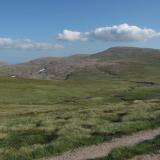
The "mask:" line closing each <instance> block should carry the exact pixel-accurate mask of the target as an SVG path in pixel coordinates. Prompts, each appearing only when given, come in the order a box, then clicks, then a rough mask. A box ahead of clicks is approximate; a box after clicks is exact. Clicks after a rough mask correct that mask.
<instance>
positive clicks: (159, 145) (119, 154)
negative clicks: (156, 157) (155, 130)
mask: <svg viewBox="0 0 160 160" xmlns="http://www.w3.org/2000/svg"><path fill="white" fill-rule="evenodd" d="M159 150H160V136H157V137H156V138H154V139H153V140H148V141H144V142H141V143H139V144H136V145H134V146H128V147H120V148H115V149H113V150H112V151H111V153H110V154H109V155H108V156H106V157H104V158H98V159H95V160H127V159H131V158H133V157H135V156H137V155H143V154H149V153H158V152H159Z"/></svg>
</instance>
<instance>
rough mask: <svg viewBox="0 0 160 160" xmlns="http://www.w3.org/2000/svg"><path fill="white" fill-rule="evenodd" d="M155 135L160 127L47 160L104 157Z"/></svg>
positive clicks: (85, 159)
mask: <svg viewBox="0 0 160 160" xmlns="http://www.w3.org/2000/svg"><path fill="white" fill-rule="evenodd" d="M157 135H160V127H159V128H156V129H153V130H146V131H141V132H138V133H134V134H132V135H129V136H122V137H121V138H116V139H113V140H111V141H109V142H104V143H101V144H98V145H91V146H86V147H81V148H77V149H74V150H71V151H68V152H65V153H63V154H62V155H60V156H56V157H50V158H48V159H47V160H87V159H94V158H100V157H104V156H106V155H107V154H108V153H109V152H110V151H111V150H112V149H113V148H115V147H119V146H125V145H134V144H136V143H139V142H142V141H144V140H149V139H153V138H154V137H155V136H157ZM45 160H46V159H45Z"/></svg>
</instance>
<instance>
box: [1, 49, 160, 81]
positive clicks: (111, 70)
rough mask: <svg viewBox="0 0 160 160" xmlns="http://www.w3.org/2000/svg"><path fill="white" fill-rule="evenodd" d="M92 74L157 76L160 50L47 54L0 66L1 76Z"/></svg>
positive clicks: (35, 77) (41, 77) (45, 77)
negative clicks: (57, 56)
mask: <svg viewBox="0 0 160 160" xmlns="http://www.w3.org/2000/svg"><path fill="white" fill-rule="evenodd" d="M95 75H96V76H111V77H117V78H127V77H135V78H136V77H138V78H142V79H143V77H149V78H152V77H156V78H159V75H160V50H157V49H147V48H134V47H113V48H110V49H107V50H105V51H103V52H99V53H96V54H92V55H81V54H80V55H75V56H70V57H64V58H54V57H47V58H40V59H36V60H32V61H29V62H27V63H23V64H16V65H1V66H0V76H7V77H20V78H33V79H63V80H67V79H73V78H86V77H93V76H95Z"/></svg>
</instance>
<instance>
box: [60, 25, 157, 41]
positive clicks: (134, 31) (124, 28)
mask: <svg viewBox="0 0 160 160" xmlns="http://www.w3.org/2000/svg"><path fill="white" fill-rule="evenodd" d="M156 36H160V32H156V31H155V30H153V29H150V28H140V27H138V26H131V25H128V24H120V25H114V26H111V27H101V28H96V29H95V30H94V31H90V32H85V33H82V32H73V31H69V32H68V30H64V31H63V33H59V34H58V38H59V39H63V40H68V41H76V40H87V39H88V40H91V39H95V40H102V41H112V42H113V41H142V40H146V39H149V38H152V37H156Z"/></svg>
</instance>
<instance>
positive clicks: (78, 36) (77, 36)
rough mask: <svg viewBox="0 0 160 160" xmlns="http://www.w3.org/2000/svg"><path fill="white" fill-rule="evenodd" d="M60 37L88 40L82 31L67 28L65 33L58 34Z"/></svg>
mask: <svg viewBox="0 0 160 160" xmlns="http://www.w3.org/2000/svg"><path fill="white" fill-rule="evenodd" d="M58 39H59V40H66V41H76V40H81V41H84V40H86V37H85V36H84V35H83V33H81V32H76V31H70V30H67V29H65V30H64V31H63V33H59V34H58Z"/></svg>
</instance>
